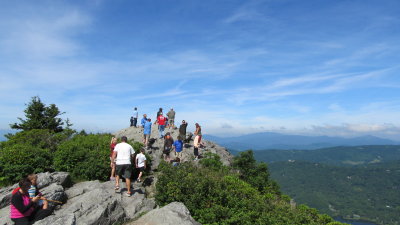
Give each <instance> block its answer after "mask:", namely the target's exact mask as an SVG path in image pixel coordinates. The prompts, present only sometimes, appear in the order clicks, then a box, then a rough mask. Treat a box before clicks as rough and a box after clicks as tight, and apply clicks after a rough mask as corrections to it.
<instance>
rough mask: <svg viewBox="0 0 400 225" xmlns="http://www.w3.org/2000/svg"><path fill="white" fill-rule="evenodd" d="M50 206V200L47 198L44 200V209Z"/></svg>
mask: <svg viewBox="0 0 400 225" xmlns="http://www.w3.org/2000/svg"><path fill="white" fill-rule="evenodd" d="M47 208H49V202H48V201H47V200H43V209H47Z"/></svg>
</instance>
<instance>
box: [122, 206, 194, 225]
mask: <svg viewBox="0 0 400 225" xmlns="http://www.w3.org/2000/svg"><path fill="white" fill-rule="evenodd" d="M156 224H160V225H177V224H179V225H200V223H198V222H196V221H195V220H194V219H193V218H192V216H191V215H190V212H189V210H188V209H187V208H186V206H185V205H184V204H183V203H181V202H172V203H170V204H168V205H166V206H164V207H162V208H158V209H153V210H152V211H150V212H148V213H146V214H145V215H144V216H142V217H140V218H139V219H138V220H136V221H134V222H130V223H127V224H126V225H156Z"/></svg>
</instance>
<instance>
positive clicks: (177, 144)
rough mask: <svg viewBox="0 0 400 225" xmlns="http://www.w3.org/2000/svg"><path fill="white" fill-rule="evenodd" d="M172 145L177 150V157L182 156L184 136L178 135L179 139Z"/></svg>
mask: <svg viewBox="0 0 400 225" xmlns="http://www.w3.org/2000/svg"><path fill="white" fill-rule="evenodd" d="M172 147H173V149H174V150H175V157H176V158H182V149H183V142H182V137H180V136H178V139H177V140H176V141H175V142H174V144H173V146H172Z"/></svg>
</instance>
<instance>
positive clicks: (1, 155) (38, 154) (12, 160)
mask: <svg viewBox="0 0 400 225" xmlns="http://www.w3.org/2000/svg"><path fill="white" fill-rule="evenodd" d="M51 161H52V158H51V154H50V151H49V150H48V149H42V148H39V147H37V146H31V145H29V144H26V143H22V144H13V145H6V146H5V147H3V148H2V149H1V151H0V177H1V179H0V180H1V181H0V182H1V183H2V185H6V184H11V183H15V182H17V181H18V180H19V179H21V178H23V177H25V176H26V175H28V174H30V173H40V172H45V171H48V170H51Z"/></svg>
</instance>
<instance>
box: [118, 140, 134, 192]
mask: <svg viewBox="0 0 400 225" xmlns="http://www.w3.org/2000/svg"><path fill="white" fill-rule="evenodd" d="M121 141H122V142H121V143H119V144H117V145H116V146H115V148H114V153H113V157H112V159H113V161H114V160H115V164H116V171H117V176H116V179H115V191H119V190H120V187H119V178H120V176H123V177H124V178H125V180H126V189H127V190H128V191H127V192H126V195H127V196H131V194H132V192H131V175H132V165H131V158H132V157H133V154H135V151H134V150H133V148H132V146H131V145H130V144H128V143H127V142H128V138H127V137H126V136H123V137H122V138H121Z"/></svg>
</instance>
